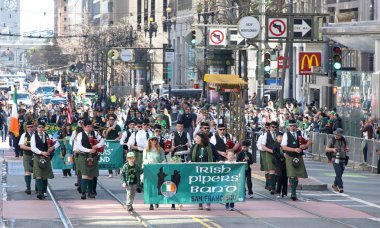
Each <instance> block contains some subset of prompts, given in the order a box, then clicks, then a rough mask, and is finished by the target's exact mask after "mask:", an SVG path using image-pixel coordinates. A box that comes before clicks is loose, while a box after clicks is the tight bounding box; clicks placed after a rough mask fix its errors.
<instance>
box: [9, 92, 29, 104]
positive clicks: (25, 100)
mask: <svg viewBox="0 0 380 228" xmlns="http://www.w3.org/2000/svg"><path fill="white" fill-rule="evenodd" d="M21 103H22V104H24V105H26V106H32V104H33V102H32V97H31V96H30V94H29V93H28V92H21V91H18V92H17V104H18V105H20V104H21ZM12 104H13V91H9V92H8V105H12Z"/></svg>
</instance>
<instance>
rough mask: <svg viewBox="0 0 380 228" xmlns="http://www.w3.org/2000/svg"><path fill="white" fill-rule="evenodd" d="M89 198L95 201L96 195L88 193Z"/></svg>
mask: <svg viewBox="0 0 380 228" xmlns="http://www.w3.org/2000/svg"><path fill="white" fill-rule="evenodd" d="M87 196H88V198H91V199H95V194H94V193H92V192H91V193H88V195H87Z"/></svg>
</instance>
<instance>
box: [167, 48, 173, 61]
mask: <svg viewBox="0 0 380 228" xmlns="http://www.w3.org/2000/svg"><path fill="white" fill-rule="evenodd" d="M165 62H167V63H173V62H174V49H166V50H165Z"/></svg>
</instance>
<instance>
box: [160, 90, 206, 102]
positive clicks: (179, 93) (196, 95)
mask: <svg viewBox="0 0 380 228" xmlns="http://www.w3.org/2000/svg"><path fill="white" fill-rule="evenodd" d="M162 95H163V96H166V97H169V90H165V91H164V92H163V93H162ZM171 95H172V97H175V98H193V99H197V100H199V99H200V98H201V95H202V89H172V90H171Z"/></svg>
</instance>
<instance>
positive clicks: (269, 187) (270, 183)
mask: <svg viewBox="0 0 380 228" xmlns="http://www.w3.org/2000/svg"><path fill="white" fill-rule="evenodd" d="M265 175H267V176H268V177H267V182H268V183H265V185H266V186H267V187H268V190H271V188H272V175H271V174H269V173H268V174H265Z"/></svg>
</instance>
